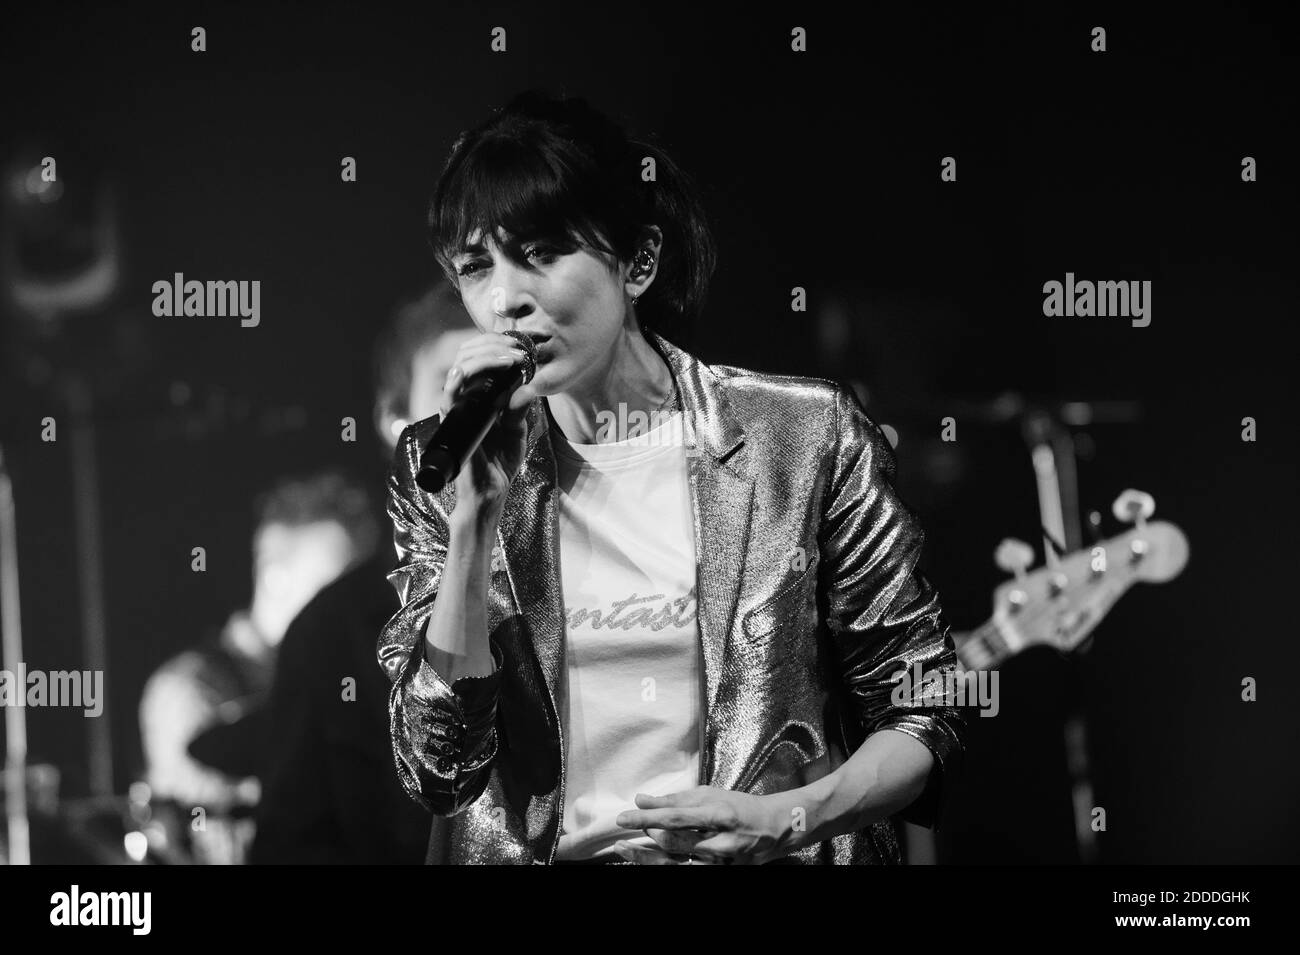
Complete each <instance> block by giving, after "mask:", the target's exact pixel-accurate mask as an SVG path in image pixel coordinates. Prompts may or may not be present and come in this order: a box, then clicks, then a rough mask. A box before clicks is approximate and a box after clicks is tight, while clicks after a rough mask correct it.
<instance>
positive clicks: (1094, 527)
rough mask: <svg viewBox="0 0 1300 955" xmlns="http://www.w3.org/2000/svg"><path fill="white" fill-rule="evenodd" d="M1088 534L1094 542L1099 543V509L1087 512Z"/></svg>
mask: <svg viewBox="0 0 1300 955" xmlns="http://www.w3.org/2000/svg"><path fill="white" fill-rule="evenodd" d="M1088 536H1089V537H1091V538H1092V542H1093V543H1094V544H1099V543H1101V511H1089V512H1088Z"/></svg>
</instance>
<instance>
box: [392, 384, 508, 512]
mask: <svg viewBox="0 0 1300 955" xmlns="http://www.w3.org/2000/svg"><path fill="white" fill-rule="evenodd" d="M523 379H524V369H523V368H521V367H519V366H518V365H512V366H510V367H508V368H495V369H490V370H486V371H484V372H482V373H480V374H478V375H475V376H474V377H473V378H472V379H470V380H469V381H468V382H466V384H465V387H464V390H463V391H462V392H461V394H460V397H458V398H457V399H456V401H455V403H453V404H452V406H451V409H450V410H449V411H448V412H447V417H445V418H444V419H443V420H442V421H441V422H439V424H438V427H437V429H436V430H435V431H434V433H433V437H432V438H430V439H429V445H428V447H426V448H425V449H424V453H423V454H422V455H420V469H419V471H418V472H416V475H415V483H416V484H418V485H419V486H420V487H421V488H423V489H424V490H426V491H428V492H429V493H430V494H436V493H438V492H439V491H441V490H442V489H443V487H444V486H445V485H446V484H447V483H448V482H450V481H454V480H455V479H456V476H457V475H458V474H460V469H461V468H462V467H464V466H465V462H466V461H468V460H469V459H470V458H471V457H472V456H473V455H474V452H475V451H476V450H477V449H478V446H479V445H480V444H482V443H483V439H484V438H486V437H487V435H488V432H489V431H491V430H492V428H493V426H494V425H495V424H496V423H497V421H498V420H499V419H500V417H501V412H502V411H503V410H504V409H505V406H506V404H507V402H508V401H509V398H510V394H511V393H512V392H513V391H514V389H515V386H516V385H518V384H522V383H523Z"/></svg>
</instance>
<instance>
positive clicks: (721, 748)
mask: <svg viewBox="0 0 1300 955" xmlns="http://www.w3.org/2000/svg"><path fill="white" fill-rule="evenodd" d="M429 225H430V233H431V241H432V244H433V247H434V249H435V251H436V254H437V258H438V261H439V263H440V265H441V266H442V268H443V270H444V271H445V272H446V274H447V276H448V278H449V279H450V280H451V281H452V282H453V284H454V285H455V286H456V287H457V288H458V290H459V292H460V296H461V300H462V301H463V303H464V305H465V308H466V310H467V311H468V312H469V314H470V316H471V318H472V319H473V320H474V323H475V325H476V326H477V327H478V329H479V330H480V331H481V334H479V335H476V336H474V337H472V338H470V339H468V340H467V341H466V343H465V344H464V345H462V346H461V348H460V351H459V354H458V355H457V360H456V363H455V366H454V368H453V370H452V372H451V373H450V375H449V376H448V379H447V385H446V388H445V389H444V392H443V394H442V396H441V405H440V408H441V411H442V414H446V412H447V410H448V409H449V408H450V407H451V403H452V401H453V400H454V399H455V397H456V396H457V394H458V393H459V391H460V389H461V388H462V387H463V386H464V384H465V382H466V381H467V380H470V379H472V378H474V376H475V375H477V374H479V373H480V372H482V371H484V370H485V369H492V368H499V367H502V366H506V365H509V364H511V363H516V362H522V361H524V360H525V359H526V357H527V356H526V353H525V352H524V351H523V350H522V349H521V348H520V347H519V343H518V342H517V341H516V340H515V339H513V338H511V337H510V336H507V335H505V334H503V332H506V331H518V332H522V333H524V334H525V335H527V336H528V337H529V338H531V339H532V340H533V341H534V342H535V343H536V345H537V349H536V351H537V361H536V373H535V376H534V377H533V378H532V379H531V381H529V382H528V383H527V384H525V385H522V386H521V387H519V388H518V389H517V390H516V391H515V392H514V393H513V395H512V397H511V399H510V402H509V406H508V409H507V410H506V411H505V412H504V413H503V415H502V417H501V419H500V420H499V422H498V423H497V425H496V426H495V428H494V430H493V431H492V432H491V433H490V434H489V435H488V437H487V438H486V439H485V440H484V441H483V443H482V444H481V445H480V447H479V448H478V450H477V451H475V453H474V455H473V457H472V459H471V460H470V461H469V463H467V465H466V466H465V467H464V468H462V470H461V472H460V473H459V475H458V476H457V477H456V479H455V481H454V482H453V483H451V484H449V485H448V486H447V487H445V488H443V490H442V491H440V492H438V493H437V494H429V493H426V492H425V491H423V490H421V489H420V488H419V486H418V485H417V484H416V482H415V475H416V472H417V470H418V465H419V459H420V455H421V452H422V450H423V448H424V447H425V445H426V444H427V443H428V441H429V439H430V437H431V435H432V434H433V432H434V430H435V429H436V428H437V425H438V423H439V421H440V420H441V416H434V417H431V418H427V419H425V420H423V421H420V422H417V423H415V424H413V425H411V426H410V427H409V428H407V429H406V430H405V432H404V433H403V435H402V438H401V442H400V446H399V448H398V450H397V453H396V456H395V458H394V465H393V471H392V474H391V477H390V479H389V487H388V494H389V498H388V511H389V515H390V516H391V518H392V520H393V525H394V534H395V543H396V546H397V551H398V558H399V564H398V566H397V568H396V569H395V570H394V571H393V572H392V573H391V574H390V575H389V579H390V581H391V582H392V583H393V586H394V587H396V589H397V592H398V595H399V597H400V598H401V602H402V609H401V610H400V611H399V612H398V613H397V614H396V615H395V616H394V617H393V618H392V620H391V621H389V623H388V624H387V626H386V627H385V628H384V631H383V634H382V635H381V637H380V640H379V659H380V662H381V663H382V664H383V666H384V667H385V668H386V670H387V672H388V674H389V677H390V679H391V680H392V681H393V687H392V692H391V695H390V698H389V711H390V730H391V734H392V741H393V749H394V753H395V756H396V763H397V768H398V772H399V774H400V777H401V780H402V783H403V785H404V786H405V788H406V789H407V791H408V792H409V793H410V794H411V795H412V797H414V798H415V799H416V800H418V801H419V802H420V803H422V804H423V805H425V806H426V807H428V808H429V809H431V810H432V812H433V813H434V825H433V831H432V833H431V835H430V841H429V848H428V855H427V861H428V862H429V863H431V864H458V863H521V864H529V863H536V864H554V863H581V862H632V863H639V864H650V865H660V864H666V865H674V864H684V863H691V864H733V863H736V864H750V865H753V864H764V863H767V862H781V863H795V864H843V863H897V862H899V861H900V858H901V853H900V849H899V843H898V838H897V828H896V827H897V824H898V823H897V820H898V819H899V818H902V819H907V820H909V821H912V822H917V823H920V824H922V825H933V824H934V823H935V821H936V819H937V814H938V809H939V804H940V795H941V794H942V793H943V792H944V791H945V790H946V789H947V788H949V787H950V786H951V781H952V774H953V772H954V771H955V769H956V768H957V764H958V762H959V760H960V757H961V754H962V750H963V733H964V727H963V722H962V718H961V716H960V713H959V711H958V710H956V709H954V708H952V707H949V706H919V705H914V701H913V700H911V699H908V698H904V697H903V696H900V694H898V693H897V692H896V688H897V687H898V686H899V685H900V684H899V681H898V680H897V679H896V675H897V674H899V672H900V671H904V670H906V671H908V672H909V673H910V672H913V666H914V665H919V667H920V671H919V672H925V673H927V674H933V675H934V676H935V677H937V678H942V677H944V676H945V675H946V674H947V673H948V672H950V671H951V670H953V669H954V668H955V666H956V660H955V655H954V652H953V645H952V640H951V638H950V636H949V634H948V627H947V625H946V623H945V622H944V620H943V617H942V611H941V608H940V606H939V602H938V599H937V597H936V595H935V593H934V591H933V590H932V588H931V586H930V584H929V583H928V581H927V580H926V579H925V577H923V576H922V575H921V573H920V572H919V571H918V570H917V567H916V565H917V561H918V558H919V556H920V553H921V546H922V537H923V535H922V531H921V529H920V528H919V527H918V525H917V523H916V521H915V519H914V518H913V516H912V514H911V513H910V512H909V511H908V510H907V508H906V507H905V506H904V505H903V504H902V503H901V502H900V500H899V499H898V497H897V496H896V495H895V492H894V490H893V487H892V483H891V482H892V479H893V474H894V461H893V455H892V451H891V449H890V447H889V445H888V443H887V442H886V441H885V439H884V437H883V436H882V434H881V432H880V430H879V429H878V428H877V426H876V425H875V424H874V423H872V422H871V421H870V420H869V419H868V418H867V416H866V414H865V412H864V411H863V410H862V407H861V405H860V404H859V403H858V401H857V399H856V397H854V395H853V392H852V391H851V390H850V389H848V388H847V387H844V386H841V385H837V384H834V383H832V382H829V381H824V380H821V379H817V378H799V377H788V376H781V375H773V374H765V373H762V372H756V371H749V370H746V369H743V368H736V367H732V366H728V365H708V364H705V363H703V362H702V361H700V360H699V359H697V358H696V357H694V356H693V355H691V354H689V353H687V352H686V351H684V350H682V349H681V348H679V347H677V346H675V345H673V344H672V343H671V342H669V341H668V340H667V339H666V338H665V337H663V335H664V334H667V333H668V331H669V330H670V329H671V328H672V327H673V326H672V324H671V323H673V322H680V321H689V320H692V319H694V318H695V317H696V316H697V315H698V314H699V313H700V312H701V310H702V305H703V300H704V296H705V292H706V288H707V284H708V281H709V278H710V275H711V274H712V271H713V262H714V254H713V244H712V239H711V236H710V231H709V228H708V225H707V222H706V219H705V216H704V214H703V211H702V209H701V207H700V203H699V200H698V198H697V196H696V194H695V192H694V190H693V188H692V186H691V184H690V180H689V179H688V178H687V177H686V176H685V175H684V174H683V173H682V172H681V171H680V170H679V169H678V167H677V166H676V165H675V164H674V163H673V161H672V160H671V159H670V158H669V157H668V156H667V155H665V153H664V152H663V151H662V150H661V149H660V148H658V147H657V146H654V145H651V144H648V143H644V142H639V141H635V140H629V139H628V138H627V136H626V135H625V134H624V132H623V131H622V129H621V128H620V127H619V126H618V125H616V124H615V123H613V122H612V121H611V120H610V119H608V118H606V117H605V116H603V115H601V114H600V113H598V112H596V111H595V110H593V109H592V108H591V107H590V106H588V105H587V104H586V103H585V102H584V101H582V100H575V99H557V98H553V97H550V96H547V95H544V94H536V93H527V94H524V95H522V96H520V97H517V98H516V99H515V100H514V101H513V102H511V103H510V104H509V105H507V106H506V107H504V108H503V109H502V110H500V111H498V112H497V113H496V114H495V115H493V116H492V117H491V118H490V119H489V120H488V121H487V122H485V123H484V124H483V125H481V126H480V127H478V128H476V129H474V130H472V131H469V132H467V133H464V134H462V135H461V136H460V137H459V138H458V139H457V140H456V142H455V144H454V146H453V147H452V151H451V155H450V157H449V159H448V161H447V164H446V166H445V168H444V170H443V173H442V175H441V177H440V180H439V182H438V185H437V190H436V192H435V195H434V198H433V201H432V204H431V208H430V213H429ZM941 702H946V701H941Z"/></svg>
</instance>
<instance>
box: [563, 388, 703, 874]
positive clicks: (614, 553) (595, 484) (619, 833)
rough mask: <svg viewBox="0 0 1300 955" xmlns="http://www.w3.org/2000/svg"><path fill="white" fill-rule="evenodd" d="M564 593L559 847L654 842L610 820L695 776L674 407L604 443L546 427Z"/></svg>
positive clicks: (684, 492)
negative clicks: (642, 797)
mask: <svg viewBox="0 0 1300 955" xmlns="http://www.w3.org/2000/svg"><path fill="white" fill-rule="evenodd" d="M551 434H552V436H553V438H554V440H553V442H552V445H553V447H554V449H555V459H556V466H557V475H556V476H557V478H558V483H559V490H560V495H559V529H560V567H561V585H562V587H563V596H564V603H565V617H566V621H565V622H566V625H565V641H566V643H565V662H566V665H565V678H566V680H567V686H566V693H565V706H564V709H565V711H566V712H565V714H564V719H565V730H566V736H565V740H566V752H565V758H566V763H565V792H564V815H563V817H562V822H563V826H564V831H563V834H562V835H561V837H560V844H559V847H558V849H557V853H556V858H557V859H564V860H574V859H587V858H591V857H592V856H596V855H609V854H612V853H613V845H614V843H615V842H616V841H618V840H620V839H624V840H627V841H629V842H632V843H636V844H639V845H646V846H653V845H654V844H655V843H654V841H653V840H652V839H651V838H650V837H649V836H647V835H646V834H645V833H644V832H641V831H640V830H637V829H624V828H622V827H620V826H617V825H615V823H614V817H615V816H617V815H618V814H619V813H620V812H623V811H625V810H628V809H636V808H637V806H636V803H635V801H634V800H633V797H634V796H635V795H636V794H637V793H646V794H649V795H655V796H661V795H664V794H666V793H670V792H677V791H680V790H683V789H689V788H691V787H693V786H695V785H696V784H697V782H698V773H699V765H700V764H699V755H700V753H699V729H700V726H699V719H700V667H699V654H700V647H699V630H698V627H697V625H696V615H695V614H696V600H695V536H694V521H693V519H692V516H691V499H690V488H689V485H688V483H687V476H686V452H685V449H684V447H683V442H682V416H681V412H676V413H674V414H672V415H671V416H670V417H666V418H664V419H660V420H659V422H658V427H655V428H653V429H651V430H649V431H647V432H646V433H644V434H641V435H638V436H636V437H632V438H628V439H626V440H623V441H617V442H611V443H608V444H571V443H569V442H568V441H567V440H566V439H565V438H564V436H563V435H561V434H560V433H559V429H558V428H555V427H554V426H552V428H551Z"/></svg>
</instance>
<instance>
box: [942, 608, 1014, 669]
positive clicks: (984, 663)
mask: <svg viewBox="0 0 1300 955" xmlns="http://www.w3.org/2000/svg"><path fill="white" fill-rule="evenodd" d="M953 642H954V643H955V644H956V647H957V662H958V664H959V665H960V667H961V669H963V670H996V669H997V668H998V667H1000V666H1001V665H1002V664H1003V663H1004V662H1005V661H1006V660H1008V659H1010V658H1011V657H1013V656H1015V651H1014V650H1012V649H1011V647H1009V646H1008V645H1007V642H1006V640H1005V639H1003V637H1002V632H1001V631H1000V630H999V629H998V627H997V624H995V623H994V622H993V621H992V620H988V621H985V622H984V623H983V624H981V625H980V626H979V627H977V628H976V629H974V630H972V631H971V632H970V633H954V634H953Z"/></svg>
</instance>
